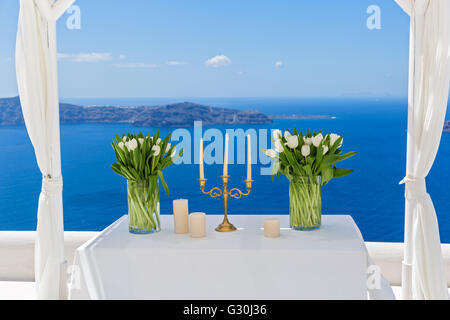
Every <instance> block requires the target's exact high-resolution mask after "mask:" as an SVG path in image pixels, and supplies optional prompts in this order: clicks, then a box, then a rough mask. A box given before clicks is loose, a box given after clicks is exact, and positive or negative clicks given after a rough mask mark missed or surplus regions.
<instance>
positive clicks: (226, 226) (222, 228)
mask: <svg viewBox="0 0 450 320" xmlns="http://www.w3.org/2000/svg"><path fill="white" fill-rule="evenodd" d="M236 230H237V229H236V227H235V226H233V225H232V224H231V223H221V224H220V225H219V226H218V227H217V228H216V231H217V232H232V231H236Z"/></svg>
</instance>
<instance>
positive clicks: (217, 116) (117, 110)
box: [0, 97, 273, 127]
mask: <svg viewBox="0 0 450 320" xmlns="http://www.w3.org/2000/svg"><path fill="white" fill-rule="evenodd" d="M60 121H61V123H63V124H64V123H130V124H132V125H134V126H142V127H147V126H148V127H190V126H193V125H194V121H202V122H203V125H222V124H271V123H273V120H272V119H270V118H269V117H268V116H266V115H264V114H262V113H261V112H259V111H258V110H234V109H226V108H215V107H210V106H204V105H200V104H196V103H192V102H182V103H175V104H168V105H159V106H136V107H123V106H77V105H73V104H67V103H61V104H60ZM23 124H24V120H23V116H22V109H21V107H20V100H19V98H18V97H14V98H4V99H0V125H3V126H7V125H23Z"/></svg>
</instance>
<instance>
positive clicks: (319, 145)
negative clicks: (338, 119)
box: [264, 128, 356, 230]
mask: <svg viewBox="0 0 450 320" xmlns="http://www.w3.org/2000/svg"><path fill="white" fill-rule="evenodd" d="M273 143H274V149H269V150H264V152H265V154H266V155H267V156H269V157H271V158H273V159H274V160H275V161H274V164H273V171H272V174H273V176H272V178H273V177H274V176H275V175H276V176H278V177H279V176H280V174H283V175H285V176H286V177H287V178H288V179H289V181H290V186H289V199H290V203H289V214H290V221H291V226H292V227H293V228H294V229H299V230H305V229H315V228H318V227H319V226H320V223H321V206H322V200H321V187H322V185H326V184H327V183H328V182H329V181H330V180H331V179H333V178H337V177H343V176H346V175H348V174H350V173H351V172H353V170H352V169H342V168H337V167H336V163H337V162H340V161H342V160H345V159H348V158H350V157H352V156H354V155H355V154H356V152H349V153H346V154H342V150H341V147H342V143H343V137H341V136H339V135H337V134H334V133H331V134H327V135H325V136H324V135H323V134H322V131H320V132H318V133H317V132H314V133H312V132H310V131H309V130H308V131H307V132H306V134H305V135H303V134H302V133H301V132H300V133H298V132H297V129H296V128H294V130H293V131H292V132H291V131H289V130H286V131H285V132H284V134H282V132H281V131H280V130H275V131H274V132H273Z"/></svg>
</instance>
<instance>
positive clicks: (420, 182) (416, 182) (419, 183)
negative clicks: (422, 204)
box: [399, 175, 428, 200]
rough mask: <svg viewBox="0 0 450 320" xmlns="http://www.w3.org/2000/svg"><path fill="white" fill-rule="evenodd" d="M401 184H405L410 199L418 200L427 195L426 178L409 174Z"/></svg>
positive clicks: (406, 195)
mask: <svg viewBox="0 0 450 320" xmlns="http://www.w3.org/2000/svg"><path fill="white" fill-rule="evenodd" d="M399 184H404V185H405V197H406V199H409V200H417V199H420V198H423V197H425V196H427V194H428V193H427V186H426V183H425V178H415V177H412V176H410V175H407V176H406V177H405V178H403V180H402V181H400V183H399Z"/></svg>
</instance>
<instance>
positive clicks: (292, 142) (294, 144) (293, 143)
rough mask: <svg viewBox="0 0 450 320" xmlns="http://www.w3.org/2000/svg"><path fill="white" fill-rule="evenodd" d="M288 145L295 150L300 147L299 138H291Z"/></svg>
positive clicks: (287, 139) (287, 140) (288, 139)
mask: <svg viewBox="0 0 450 320" xmlns="http://www.w3.org/2000/svg"><path fill="white" fill-rule="evenodd" d="M286 144H287V146H288V147H289V148H291V149H295V148H297V147H298V137H297V136H289V137H287V138H286Z"/></svg>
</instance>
